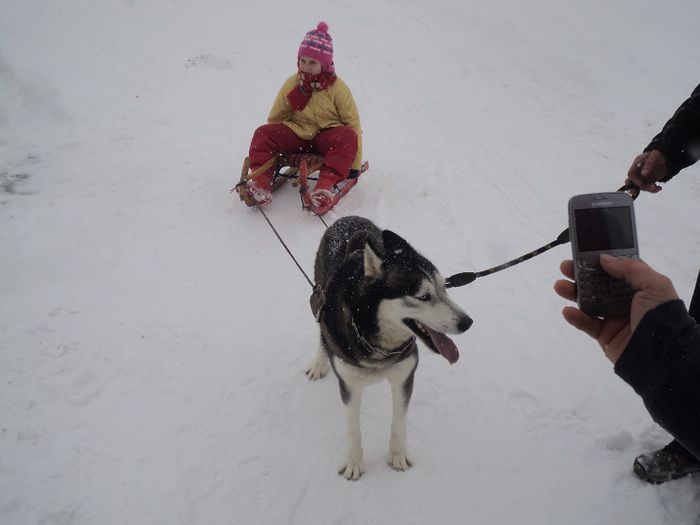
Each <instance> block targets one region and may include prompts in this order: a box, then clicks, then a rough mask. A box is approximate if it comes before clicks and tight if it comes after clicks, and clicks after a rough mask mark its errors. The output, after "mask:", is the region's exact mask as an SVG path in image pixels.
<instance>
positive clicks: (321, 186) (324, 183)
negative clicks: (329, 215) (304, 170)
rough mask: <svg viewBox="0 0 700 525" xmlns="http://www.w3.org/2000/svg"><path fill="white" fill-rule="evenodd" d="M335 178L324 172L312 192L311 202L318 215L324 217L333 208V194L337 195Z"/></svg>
mask: <svg viewBox="0 0 700 525" xmlns="http://www.w3.org/2000/svg"><path fill="white" fill-rule="evenodd" d="M334 184H335V177H334V176H333V175H331V174H330V173H328V172H327V171H322V172H321V173H320V174H319V176H318V182H317V183H316V186H315V187H314V190H313V191H312V192H311V202H312V203H313V206H314V209H315V210H316V213H318V214H319V215H323V214H324V213H326V212H327V211H328V210H330V209H331V207H332V206H333V194H334V193H335V188H334Z"/></svg>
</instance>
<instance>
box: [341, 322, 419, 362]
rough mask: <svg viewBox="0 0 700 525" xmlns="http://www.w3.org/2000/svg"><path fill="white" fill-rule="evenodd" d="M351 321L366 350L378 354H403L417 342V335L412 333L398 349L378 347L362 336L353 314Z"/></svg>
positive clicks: (388, 355)
mask: <svg viewBox="0 0 700 525" xmlns="http://www.w3.org/2000/svg"><path fill="white" fill-rule="evenodd" d="M350 322H351V323H352V328H353V330H355V335H356V336H357V338H358V339H359V341H360V344H361V345H362V346H363V347H364V348H365V350H368V351H369V352H370V353H375V352H376V353H378V354H381V355H383V356H384V357H391V356H393V355H399V354H403V353H404V352H405V351H406V350H407V349H408V348H409V347H410V346H411V345H412V344H413V343H415V342H416V336H414V335H412V336H411V337H410V338H409V339H408V341H406V343H405V344H403V345H401V346H400V347H399V348H398V349H396V350H389V351H386V350H384V349H383V348H378V347H376V346H374V345H373V344H372V343H370V342H369V341H367V339H365V338H364V337H363V336H362V334H361V333H360V331H359V330H358V329H357V325H356V324H355V319H354V318H353V317H352V316H350Z"/></svg>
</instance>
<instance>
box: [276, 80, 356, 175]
mask: <svg viewBox="0 0 700 525" xmlns="http://www.w3.org/2000/svg"><path fill="white" fill-rule="evenodd" d="M298 83H299V75H297V74H294V75H292V76H291V77H289V78H288V79H287V81H286V82H285V83H284V85H283V86H282V88H281V89H280V91H279V93H278V94H277V98H276V99H275V103H274V104H273V105H272V109H271V110H270V115H269V116H268V117H267V122H268V123H270V124H272V123H274V122H281V123H282V124H284V125H285V126H288V127H289V128H290V129H291V130H292V131H293V132H294V133H296V135H297V136H298V137H299V138H301V139H304V140H311V139H313V138H314V137H315V136H316V135H318V133H319V131H321V130H322V129H326V128H335V127H338V126H349V127H351V128H352V129H353V130H355V133H357V156H356V157H355V162H354V163H353V165H352V169H355V170H359V169H360V167H361V166H362V127H361V126H360V115H359V113H358V112H357V106H355V100H354V99H353V98H352V93H350V88H348V86H347V84H346V83H345V82H343V81H342V80H341V79H340V78H339V77H336V79H335V82H333V85H332V86H330V87H328V88H326V89H324V90H322V91H314V92H313V93H312V94H311V99H310V100H309V101H308V102H307V104H306V107H304V109H303V110H302V111H292V107H291V106H290V105H289V101H288V100H287V94H288V93H289V92H290V91H292V90H293V89H294V88H295V87H296V86H297V84H298Z"/></svg>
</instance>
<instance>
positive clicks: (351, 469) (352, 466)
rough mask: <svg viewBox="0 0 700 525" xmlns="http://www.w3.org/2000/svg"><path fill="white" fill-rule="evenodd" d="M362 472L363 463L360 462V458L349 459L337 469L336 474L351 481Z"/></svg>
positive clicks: (363, 468) (355, 479) (363, 469)
mask: <svg viewBox="0 0 700 525" xmlns="http://www.w3.org/2000/svg"><path fill="white" fill-rule="evenodd" d="M364 473H365V465H364V463H363V462H362V458H359V459H349V460H348V461H347V462H346V463H345V464H344V465H343V466H342V467H340V470H339V471H338V474H340V475H341V476H345V479H349V480H352V481H357V480H358V479H360V476H362V474H364Z"/></svg>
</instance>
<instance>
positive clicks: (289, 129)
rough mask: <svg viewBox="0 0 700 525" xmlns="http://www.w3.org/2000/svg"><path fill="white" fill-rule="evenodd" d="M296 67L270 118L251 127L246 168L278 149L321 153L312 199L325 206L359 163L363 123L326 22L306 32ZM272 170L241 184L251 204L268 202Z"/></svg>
mask: <svg viewBox="0 0 700 525" xmlns="http://www.w3.org/2000/svg"><path fill="white" fill-rule="evenodd" d="M297 69H298V71H297V73H295V74H294V75H292V76H291V77H289V78H288V79H287V80H286V81H285V83H284V84H283V85H282V88H281V89H280V91H279V93H278V94H277V98H276V99H275V102H274V104H273V106H272V109H271V110H270V115H269V116H268V117H267V122H268V123H267V124H264V125H262V126H260V127H259V128H258V129H256V130H255V133H254V135H253V139H252V141H251V143H250V152H249V155H248V156H249V158H250V169H251V171H252V172H254V171H255V170H256V169H258V168H259V167H260V166H263V165H264V164H265V163H266V162H267V161H268V160H270V159H271V158H272V157H274V156H276V155H278V154H280V153H318V154H321V155H323V164H322V166H321V169H320V173H319V177H318V182H317V183H316V186H315V187H314V189H313V191H312V192H311V200H312V204H313V206H314V208H315V209H317V210H321V211H327V210H328V209H329V208H330V207H331V206H332V204H333V194H334V191H335V189H336V188H335V185H336V184H337V183H339V182H341V181H342V180H344V179H346V178H347V177H348V175H349V174H350V171H351V170H359V169H360V167H361V164H362V129H361V127H360V116H359V114H358V112H357V107H356V106H355V101H354V99H353V97H352V93H351V92H350V89H349V88H348V86H347V85H346V84H345V82H343V81H342V80H341V79H340V78H339V77H338V76H337V75H336V74H335V68H334V64H333V39H332V38H331V35H329V34H328V24H326V23H325V22H319V24H318V26H317V27H316V29H312V30H311V31H309V32H308V33H306V36H304V39H303V40H302V42H301V45H300V46H299V52H298V54H297ZM273 175H274V166H273V167H271V168H270V169H269V170H267V171H265V172H263V173H261V174H259V175H257V176H256V177H254V178H252V179H250V180H249V181H248V182H247V183H246V184H245V186H242V187H240V189H239V191H240V192H241V197H242V198H243V200H245V201H246V203H247V204H248V205H249V206H254V205H256V204H260V205H263V204H269V203H270V202H271V200H272V196H271V186H272V178H273ZM245 197H248V198H245Z"/></svg>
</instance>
